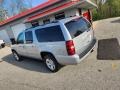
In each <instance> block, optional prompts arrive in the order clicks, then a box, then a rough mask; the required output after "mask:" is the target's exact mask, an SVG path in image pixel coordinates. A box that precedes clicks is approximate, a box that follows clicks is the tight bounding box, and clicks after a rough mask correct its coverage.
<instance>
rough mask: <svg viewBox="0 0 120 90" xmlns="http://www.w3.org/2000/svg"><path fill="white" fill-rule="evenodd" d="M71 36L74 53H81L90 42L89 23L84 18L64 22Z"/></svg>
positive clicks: (91, 31)
mask: <svg viewBox="0 0 120 90" xmlns="http://www.w3.org/2000/svg"><path fill="white" fill-rule="evenodd" d="M65 25H66V27H67V29H68V31H69V32H70V35H71V37H72V38H73V41H74V44H75V49H76V53H77V54H80V53H82V52H83V51H84V50H85V49H86V48H87V47H88V46H89V44H90V43H91V42H92V39H93V30H91V24H90V23H89V22H88V21H87V20H86V19H84V18H77V19H74V20H72V21H70V22H68V23H66V24H65Z"/></svg>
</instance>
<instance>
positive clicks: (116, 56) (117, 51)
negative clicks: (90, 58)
mask: <svg viewBox="0 0 120 90" xmlns="http://www.w3.org/2000/svg"><path fill="white" fill-rule="evenodd" d="M97 59H99V60H120V46H119V42H118V40H117V39H116V38H111V39H103V40H99V41H98V50H97Z"/></svg>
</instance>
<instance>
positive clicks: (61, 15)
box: [55, 12, 65, 20]
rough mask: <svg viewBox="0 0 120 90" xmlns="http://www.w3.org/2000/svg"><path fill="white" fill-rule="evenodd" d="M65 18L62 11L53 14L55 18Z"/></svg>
mask: <svg viewBox="0 0 120 90" xmlns="http://www.w3.org/2000/svg"><path fill="white" fill-rule="evenodd" d="M64 18H65V13H64V12H62V13H58V14H56V15H55V19H56V20H60V19H64Z"/></svg>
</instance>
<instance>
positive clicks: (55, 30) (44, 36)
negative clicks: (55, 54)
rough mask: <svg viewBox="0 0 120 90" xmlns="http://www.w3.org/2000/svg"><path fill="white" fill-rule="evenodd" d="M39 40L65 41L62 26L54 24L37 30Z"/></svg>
mask: <svg viewBox="0 0 120 90" xmlns="http://www.w3.org/2000/svg"><path fill="white" fill-rule="evenodd" d="M35 34H36V36H37V39H38V41H39V42H58V41H64V40H65V39H64V36H63V33H62V31H61V28H60V26H52V27H47V28H43V29H38V30H36V31H35Z"/></svg>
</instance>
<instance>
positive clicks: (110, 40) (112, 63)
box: [0, 17, 120, 90]
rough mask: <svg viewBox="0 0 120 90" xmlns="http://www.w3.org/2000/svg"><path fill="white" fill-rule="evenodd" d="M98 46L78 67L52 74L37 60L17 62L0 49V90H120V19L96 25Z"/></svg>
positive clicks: (65, 68) (99, 22) (9, 53)
mask: <svg viewBox="0 0 120 90" xmlns="http://www.w3.org/2000/svg"><path fill="white" fill-rule="evenodd" d="M94 29H95V36H96V37H97V39H98V44H97V46H96V48H95V51H94V52H93V53H91V54H90V55H89V57H87V58H86V59H85V60H83V61H82V62H81V63H80V64H79V65H76V66H65V67H63V68H62V69H61V70H60V71H58V72H57V73H51V72H49V71H48V70H47V69H46V67H45V65H44V64H43V63H42V62H40V61H36V60H33V59H32V60H30V59H25V60H24V61H22V62H16V61H15V60H14V58H13V56H12V54H11V51H10V48H9V47H6V48H4V49H0V58H1V59H0V90H120V48H119V47H120V46H119V44H120V17H118V18H111V19H106V20H101V21H97V22H94Z"/></svg>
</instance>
